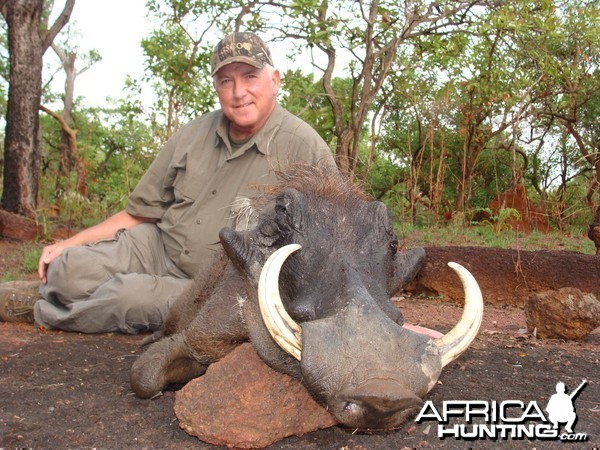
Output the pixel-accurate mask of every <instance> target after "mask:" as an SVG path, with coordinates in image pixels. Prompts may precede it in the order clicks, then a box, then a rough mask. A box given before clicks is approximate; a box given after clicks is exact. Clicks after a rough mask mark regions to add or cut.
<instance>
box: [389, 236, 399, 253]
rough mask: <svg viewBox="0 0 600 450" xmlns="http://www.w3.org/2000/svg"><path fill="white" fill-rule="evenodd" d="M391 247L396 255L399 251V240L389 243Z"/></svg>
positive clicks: (395, 239)
mask: <svg viewBox="0 0 600 450" xmlns="http://www.w3.org/2000/svg"><path fill="white" fill-rule="evenodd" d="M389 246H390V250H391V251H392V253H396V252H397V251H398V239H397V238H394V239H392V240H391V241H390V243H389Z"/></svg>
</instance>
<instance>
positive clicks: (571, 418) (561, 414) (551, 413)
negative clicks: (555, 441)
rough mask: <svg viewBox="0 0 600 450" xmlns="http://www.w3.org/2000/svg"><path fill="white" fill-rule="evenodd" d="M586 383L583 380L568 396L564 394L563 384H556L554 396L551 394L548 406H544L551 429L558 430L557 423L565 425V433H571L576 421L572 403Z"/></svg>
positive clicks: (560, 382)
mask: <svg viewBox="0 0 600 450" xmlns="http://www.w3.org/2000/svg"><path fill="white" fill-rule="evenodd" d="M586 383H587V380H583V381H582V382H581V384H580V385H579V386H577V389H575V390H574V391H573V392H571V393H570V394H566V393H565V383H563V382H562V381H559V382H558V383H556V394H553V395H552V397H550V400H549V401H548V406H546V411H548V419H550V422H552V425H553V427H552V428H553V429H555V430H556V429H558V424H559V423H566V424H567V425H566V426H565V431H566V432H567V433H573V425H574V424H575V422H576V421H577V414H576V413H575V407H574V406H573V401H574V399H575V397H576V396H577V394H579V392H580V391H581V388H583V386H585V385H586Z"/></svg>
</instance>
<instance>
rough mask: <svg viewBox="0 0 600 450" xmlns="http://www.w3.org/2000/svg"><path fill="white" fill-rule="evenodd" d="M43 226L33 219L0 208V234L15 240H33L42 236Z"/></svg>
mask: <svg viewBox="0 0 600 450" xmlns="http://www.w3.org/2000/svg"><path fill="white" fill-rule="evenodd" d="M43 234H44V228H43V227H42V225H40V224H38V223H37V222H36V221H35V220H33V219H30V218H28V217H24V216H19V215H17V214H13V213H11V212H8V211H4V210H3V209H0V236H1V237H4V238H7V239H15V240H17V241H33V240H35V239H37V238H39V237H40V236H43Z"/></svg>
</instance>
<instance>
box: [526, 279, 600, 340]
mask: <svg viewBox="0 0 600 450" xmlns="http://www.w3.org/2000/svg"><path fill="white" fill-rule="evenodd" d="M525 317H526V320H527V329H528V330H529V332H531V333H532V332H533V331H534V330H536V336H537V337H540V338H545V339H568V340H582V339H584V338H585V337H586V336H587V335H588V334H589V333H591V332H592V331H593V330H594V329H596V328H597V327H598V326H600V302H599V301H598V300H597V299H596V297H595V296H594V295H593V294H587V293H583V292H581V291H580V290H579V289H576V288H571V287H567V288H562V289H559V290H556V291H546V292H538V293H534V294H531V295H530V296H529V298H528V299H527V302H526V303H525Z"/></svg>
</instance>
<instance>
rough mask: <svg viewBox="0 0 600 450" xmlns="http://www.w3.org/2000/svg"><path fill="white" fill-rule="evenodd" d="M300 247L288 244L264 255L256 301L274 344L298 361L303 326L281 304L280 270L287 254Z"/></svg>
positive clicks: (300, 353) (300, 352)
mask: <svg viewBox="0 0 600 450" xmlns="http://www.w3.org/2000/svg"><path fill="white" fill-rule="evenodd" d="M300 248H301V246H300V245H298V244H290V245H286V246H285V247H281V248H280V249H278V250H276V251H275V252H274V253H273V254H272V255H271V256H270V257H269V259H267V262H266V263H265V265H264V266H263V268H262V270H261V272H260V278H259V280H258V304H259V306H260V313H261V315H262V318H263V322H264V323H265V326H266V327H267V330H269V334H270V335H271V337H272V338H273V339H274V340H275V342H276V343H277V345H279V346H280V347H281V348H282V349H283V350H285V351H286V352H287V353H289V354H290V355H291V356H293V357H294V358H296V359H297V360H298V361H300V358H301V355H302V328H301V327H300V325H298V324H297V323H296V322H295V321H294V319H292V318H291V317H290V315H289V314H288V313H287V311H286V310H285V307H284V306H283V302H282V301H281V296H280V294H279V272H280V271H281V266H283V263H284V262H285V260H286V259H287V257H288V256H289V255H291V254H292V253H293V252H295V251H296V250H298V249H300Z"/></svg>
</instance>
